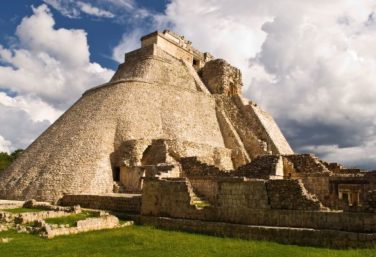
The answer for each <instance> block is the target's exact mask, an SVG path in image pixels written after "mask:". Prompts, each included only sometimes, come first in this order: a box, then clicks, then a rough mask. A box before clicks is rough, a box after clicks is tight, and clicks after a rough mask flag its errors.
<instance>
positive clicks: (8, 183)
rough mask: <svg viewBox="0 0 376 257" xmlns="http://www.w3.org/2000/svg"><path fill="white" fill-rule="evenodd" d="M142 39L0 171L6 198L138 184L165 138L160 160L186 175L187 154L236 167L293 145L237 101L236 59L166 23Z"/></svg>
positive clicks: (0, 191) (132, 188) (0, 192)
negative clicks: (195, 44) (194, 43)
mask: <svg viewBox="0 0 376 257" xmlns="http://www.w3.org/2000/svg"><path fill="white" fill-rule="evenodd" d="M142 46H143V47H142V48H140V49H138V50H135V51H133V52H130V53H127V54H126V56H125V62H124V63H123V64H121V65H120V66H119V69H118V70H117V72H116V73H115V75H114V76H113V78H112V79H111V81H110V82H109V83H107V84H104V85H101V86H99V87H95V88H92V89H90V90H88V91H87V92H85V93H84V94H83V96H82V98H81V99H79V100H78V101H77V102H76V103H75V104H74V105H73V106H72V107H71V108H70V109H69V110H68V111H67V112H66V113H64V114H63V115H62V116H61V117H60V118H59V119H58V120H57V121H56V122H55V123H54V124H53V125H51V126H50V127H49V128H48V129H47V130H46V131H45V132H44V133H43V134H42V135H41V136H40V137H39V138H38V139H37V140H36V141H35V142H34V143H33V144H31V145H30V146H29V147H28V148H27V149H26V151H25V152H24V153H23V155H22V156H21V157H20V158H18V159H17V161H15V162H14V163H13V164H12V165H11V166H10V167H9V169H7V170H6V171H5V172H3V173H2V174H0V198H6V199H22V200H24V199H30V198H34V199H37V200H48V201H56V200H58V199H59V198H60V197H62V196H63V195H64V194H98V195H100V194H106V193H112V192H123V191H124V192H140V191H141V188H142V183H141V177H142V176H143V175H144V170H143V168H142V167H141V166H145V164H143V163H142V158H144V160H145V162H146V160H147V157H145V156H144V155H145V154H147V153H146V151H147V150H148V149H150V148H149V146H151V147H153V144H154V142H158V140H161V139H162V140H164V142H165V143H163V144H165V146H166V149H165V152H166V154H165V155H164V157H166V158H165V160H164V161H163V163H165V164H168V165H170V164H173V165H175V169H174V170H173V171H171V172H169V173H168V174H167V175H166V176H169V177H171V176H177V177H178V176H180V171H179V165H178V164H177V163H178V162H179V161H180V158H183V157H190V156H197V157H198V158H199V159H200V160H202V161H204V162H206V163H208V164H210V165H215V166H217V167H219V168H221V169H225V170H230V169H233V168H234V167H235V168H236V167H239V166H241V165H244V164H246V163H248V162H249V161H250V160H251V159H253V158H256V157H257V156H258V155H260V154H265V153H269V152H273V153H291V151H287V150H286V151H284V150H283V149H282V150H281V149H280V148H279V145H280V143H279V142H280V141H281V140H279V141H278V140H276V138H275V137H273V136H272V135H274V134H276V133H275V130H277V129H278V128H277V127H276V125H275V124H274V123H273V122H274V121H273V120H272V119H269V118H268V119H266V120H265V119H264V120H263V121H262V119H261V120H260V118H258V120H256V119H254V118H252V117H253V116H255V115H254V114H253V113H254V112H252V110H248V109H247V107H246V105H244V104H243V102H242V103H241V106H240V105H239V103H238V102H237V101H238V100H236V99H238V98H239V97H240V96H239V94H241V92H240V88H241V84H242V82H241V74H240V71H239V70H238V69H236V68H234V67H232V66H231V65H229V64H228V63H226V62H225V61H224V60H214V61H211V60H212V57H211V56H210V55H208V54H206V53H200V52H199V51H197V50H195V49H194V48H192V47H191V46H190V43H189V42H188V41H186V40H185V39H184V38H183V37H179V36H177V35H175V34H174V33H172V32H169V31H165V32H163V33H154V34H152V35H151V36H148V37H145V38H143V40H142ZM200 69H202V71H201V72H199V73H200V74H202V78H203V79H204V82H206V83H203V81H202V80H201V78H200V77H199V75H198V73H197V72H196V70H200ZM231 97H233V98H234V99H232V98H231ZM252 115H253V116H252ZM263 115H264V114H263ZM256 116H257V117H258V116H260V115H256ZM264 116H265V115H264ZM271 127H272V129H270V128H271ZM253 130H255V132H253ZM256 130H257V131H256ZM271 131H274V132H272V133H271ZM278 131H279V130H278ZM277 134H278V133H277ZM278 136H279V137H281V138H283V139H284V137H283V136H282V134H280V135H278ZM273 140H274V141H275V142H274V141H273ZM282 141H283V140H282ZM132 145H133V146H135V147H134V148H133V149H132V147H130V146H132ZM287 148H288V147H286V149H287ZM160 150H161V149H160V148H158V147H157V148H156V150H154V151H152V152H154V153H155V152H156V151H160ZM290 150H291V149H290ZM161 153H163V149H162V151H161ZM127 154H128V156H127ZM162 157H163V155H162ZM149 159H150V158H149ZM156 161H160V160H154V162H153V163H152V165H156V164H157V163H156ZM147 165H151V164H150V161H149V164H147ZM118 173H120V174H118Z"/></svg>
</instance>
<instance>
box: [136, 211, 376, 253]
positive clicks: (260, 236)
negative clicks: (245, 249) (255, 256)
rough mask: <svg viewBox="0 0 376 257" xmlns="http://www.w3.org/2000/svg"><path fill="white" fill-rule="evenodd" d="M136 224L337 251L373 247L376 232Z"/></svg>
mask: <svg viewBox="0 0 376 257" xmlns="http://www.w3.org/2000/svg"><path fill="white" fill-rule="evenodd" d="M138 222H139V223H140V224H143V225H151V226H155V227H156V228H161V229H167V230H177V231H187V232H193V233H203V234H208V235H214V236H220V237H233V238H240V239H247V240H264V241H274V242H277V243H281V244H293V245H302V246H318V247H329V248H337V249H346V248H368V247H375V246H376V233H354V232H345V231H337V230H326V229H325V230H324V229H323V230H319V229H310V228H291V227H271V226H254V225H241V224H231V223H224V222H207V221H201V220H189V219H173V218H167V217H150V216H140V217H139V219H138Z"/></svg>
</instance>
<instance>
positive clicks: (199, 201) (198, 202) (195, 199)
mask: <svg viewBox="0 0 376 257" xmlns="http://www.w3.org/2000/svg"><path fill="white" fill-rule="evenodd" d="M185 181H186V184H187V188H188V193H189V196H190V198H191V205H194V206H195V207H196V209H197V210H202V209H204V208H205V207H209V206H211V204H210V203H209V201H208V200H207V199H205V197H203V196H201V195H198V194H196V193H195V192H194V191H193V187H192V184H191V182H189V180H188V179H186V180H185Z"/></svg>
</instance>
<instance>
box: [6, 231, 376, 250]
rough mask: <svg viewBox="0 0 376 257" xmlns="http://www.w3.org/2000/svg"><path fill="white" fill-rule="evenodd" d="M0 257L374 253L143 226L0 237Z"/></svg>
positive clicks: (9, 233)
mask: <svg viewBox="0 0 376 257" xmlns="http://www.w3.org/2000/svg"><path fill="white" fill-rule="evenodd" d="M0 238H13V240H12V241H10V242H9V243H0V256H2V257H12V256H20V257H21V256H22V257H28V256H30V257H32V256H38V257H44V256H51V257H52V256H60V257H62V256H67V257H68V256H69V257H85V256H90V257H99V256H131V257H138V256H140V257H141V256H142V257H149V256H158V257H170V256H171V257H183V256H184V257H209V256H223V257H230V256H236V257H241V256H252V257H261V256H262V257H271V256H277V257H293V256H299V257H313V256H315V257H329V256H330V257H340V256H341V257H342V256H343V257H344V256H348V257H350V256H351V257H358V256H362V257H366V256H367V257H375V256H376V249H365V250H329V249H323V248H311V247H298V246H289V245H280V244H276V243H269V242H257V241H244V240H237V239H229V238H217V237H211V236H205V235H197V234H189V233H183V232H168V231H163V230H158V229H154V228H151V227H145V226H131V227H124V228H119V229H113V230H104V231H96V232H89V233H83V234H78V235H74V236H62V237H57V238H54V239H50V240H47V239H42V238H39V237H37V236H34V235H28V234H17V233H16V232H14V231H7V232H0Z"/></svg>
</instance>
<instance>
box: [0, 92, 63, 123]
mask: <svg viewBox="0 0 376 257" xmlns="http://www.w3.org/2000/svg"><path fill="white" fill-rule="evenodd" d="M0 105H3V106H6V107H11V108H15V109H19V110H22V111H24V112H26V113H27V114H28V115H29V116H30V119H31V120H32V121H33V122H38V121H45V120H47V121H49V122H51V123H52V122H54V121H55V120H56V119H57V118H58V117H59V116H60V115H61V114H62V111H59V110H57V109H55V108H53V107H52V106H50V105H49V104H48V103H46V102H43V101H42V100H40V99H39V98H38V97H37V96H33V95H25V96H16V97H10V96H8V95H7V94H5V93H3V92H0Z"/></svg>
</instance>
